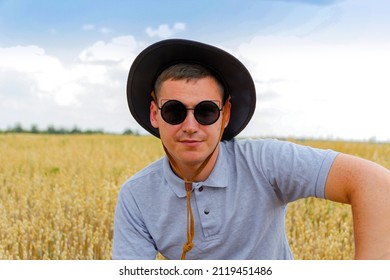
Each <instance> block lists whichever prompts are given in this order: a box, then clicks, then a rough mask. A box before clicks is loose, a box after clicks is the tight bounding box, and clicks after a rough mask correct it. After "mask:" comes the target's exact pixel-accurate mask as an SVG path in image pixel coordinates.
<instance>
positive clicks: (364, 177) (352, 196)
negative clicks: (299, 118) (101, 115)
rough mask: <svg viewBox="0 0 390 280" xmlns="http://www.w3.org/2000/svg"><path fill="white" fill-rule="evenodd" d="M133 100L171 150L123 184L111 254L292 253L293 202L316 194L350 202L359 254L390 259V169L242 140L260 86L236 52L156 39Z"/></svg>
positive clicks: (134, 71)
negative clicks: (289, 221) (289, 219)
mask: <svg viewBox="0 0 390 280" xmlns="http://www.w3.org/2000/svg"><path fill="white" fill-rule="evenodd" d="M127 98H128V104H129V108H130V111H131V113H132V115H133V116H134V118H135V119H136V120H137V121H138V122H139V123H140V125H141V126H143V127H144V128H145V129H146V130H147V131H149V132H150V133H151V134H153V135H155V136H156V137H159V138H161V142H162V144H163V147H164V149H165V152H166V157H164V158H162V159H160V160H158V161H156V162H154V163H152V164H151V165H149V166H148V167H146V168H144V169H143V170H141V171H140V172H139V173H137V174H136V175H134V176H133V177H132V178H130V179H129V180H128V181H127V182H125V184H124V185H123V187H122V189H121V191H120V193H119V196H118V202H117V208H116V212H115V229H114V241H113V258H114V259H154V258H155V257H156V253H157V252H160V253H161V254H162V255H164V256H165V257H166V258H168V259H179V258H181V259H185V258H187V259H292V258H293V256H292V254H291V251H290V248H289V245H288V241H287V238H286V234H285V228H284V223H285V222H284V218H285V213H286V206H287V204H288V203H289V202H292V201H294V200H297V199H299V198H304V197H310V196H314V197H319V198H326V199H329V200H332V201H337V202H341V203H350V204H351V205H352V211H353V220H354V236H355V244H356V250H355V252H356V253H355V257H356V258H357V259H386V258H390V234H389V232H390V220H389V219H387V218H384V217H388V216H389V215H390V203H389V201H390V172H389V171H388V170H387V169H385V168H383V167H381V166H379V165H377V164H374V163H372V162H369V161H366V160H363V159H360V158H356V157H353V156H349V155H345V154H340V153H337V152H334V151H331V150H320V149H313V148H310V147H305V146H300V145H296V144H292V143H289V142H284V141H277V140H249V139H245V140H236V139H235V138H234V137H235V136H236V135H237V134H238V133H239V132H240V131H242V129H244V128H245V126H246V125H247V123H248V122H249V120H250V119H251V117H252V115H253V112H254V109H255V104H256V93H255V87H254V83H253V80H252V78H251V76H250V74H249V72H248V71H247V69H246V68H245V67H244V66H243V64H242V63H241V62H240V61H238V60H237V59H236V58H235V57H233V56H232V55H230V54H229V53H226V52H225V51H223V50H221V49H218V48H215V47H213V46H210V45H206V44H202V43H199V42H194V41H188V40H176V39H174V40H165V41H161V42H158V43H156V44H154V45H152V46H150V47H148V48H146V49H145V50H144V51H143V52H141V54H139V56H138V57H137V58H136V59H135V61H134V63H133V65H132V67H131V69H130V73H129V78H128V85H127Z"/></svg>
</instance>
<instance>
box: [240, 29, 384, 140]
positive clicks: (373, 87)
mask: <svg viewBox="0 0 390 280" xmlns="http://www.w3.org/2000/svg"><path fill="white" fill-rule="evenodd" d="M237 55H238V56H239V58H240V59H241V60H242V61H244V62H245V64H246V65H247V66H248V68H249V69H250V72H251V73H252V75H253V78H254V80H255V83H256V87H257V92H258V107H257V111H256V113H255V116H254V119H253V121H252V124H251V125H250V126H249V127H248V129H247V130H246V131H245V133H247V134H252V135H283V136H286V135H291V136H298V137H301V136H306V137H327V136H329V135H344V137H347V138H348V137H349V138H355V139H356V138H360V139H362V138H365V139H369V138H370V137H372V136H376V137H377V139H390V135H389V133H388V132H387V131H385V130H383V125H384V122H385V120H386V119H390V113H389V110H388V109H387V108H386V107H388V106H387V105H386V104H387V102H388V101H387V97H386V95H387V94H388V93H389V92H390V84H389V83H388V81H387V77H386V75H387V74H386V73H389V70H390V69H389V66H388V65H390V51H389V48H387V47H384V46H373V45H371V46H368V45H365V46H363V45H352V44H350V45H319V44H314V43H312V42H310V41H309V40H306V39H297V38H294V37H291V38H287V37H276V36H266V37H256V38H254V39H253V40H252V41H251V42H249V43H246V44H242V45H241V46H240V48H239V49H238V51H237ZM270 93H274V94H273V96H274V98H263V94H264V95H265V94H268V96H269V94H270ZM271 112H272V114H270V113H271ZM258 127H261V131H259V129H258Z"/></svg>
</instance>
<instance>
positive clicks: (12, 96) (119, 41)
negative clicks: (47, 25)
mask: <svg viewBox="0 0 390 280" xmlns="http://www.w3.org/2000/svg"><path fill="white" fill-rule="evenodd" d="M142 46H143V44H142V43H139V42H137V41H136V40H135V39H134V38H133V37H131V36H122V37H116V38H113V39H112V40H111V41H109V42H103V41H99V42H96V43H95V44H93V45H91V46H90V47H88V48H86V49H84V50H83V51H81V52H80V55H79V59H78V60H74V61H75V62H72V63H64V62H63V61H61V60H60V59H59V58H57V57H55V56H52V55H49V54H47V53H46V52H45V50H44V49H43V48H41V47H39V46H33V45H32V46H15V47H10V48H0V75H1V78H0V95H1V100H3V101H4V102H3V101H2V102H1V104H0V128H6V127H7V126H9V125H12V124H13V123H16V122H21V123H22V124H24V125H25V126H26V127H28V125H31V124H32V123H38V124H40V125H42V126H41V127H42V128H45V125H46V126H47V125H49V124H54V125H63V126H67V127H73V126H74V125H78V126H79V127H84V128H104V129H105V130H106V131H114V132H122V131H123V130H124V128H126V127H130V124H131V123H132V126H131V127H132V128H134V127H138V126H137V125H136V124H135V121H134V120H131V117H130V114H129V111H128V109H127V103H126V95H125V92H126V90H125V88H126V81H127V74H128V70H129V67H130V64H131V62H132V60H133V59H134V57H135V56H136V54H137V53H138V52H139V51H140V47H142ZM11 78H12V79H11ZM107 116H110V117H107ZM111 116H112V117H111Z"/></svg>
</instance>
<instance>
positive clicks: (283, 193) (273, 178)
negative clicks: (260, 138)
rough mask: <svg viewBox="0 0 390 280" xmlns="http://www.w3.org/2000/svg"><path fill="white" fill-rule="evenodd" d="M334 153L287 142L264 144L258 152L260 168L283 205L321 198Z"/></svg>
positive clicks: (273, 141)
mask: <svg viewBox="0 0 390 280" xmlns="http://www.w3.org/2000/svg"><path fill="white" fill-rule="evenodd" d="M337 154H338V153H337V152H335V151H333V150H323V149H317V148H312V147H309V146H304V145H298V144H295V143H291V142H287V141H278V140H271V141H267V142H266V143H265V144H264V145H263V146H262V148H261V151H260V166H261V169H262V170H263V172H264V174H265V176H266V177H267V178H268V181H269V183H270V184H271V186H272V187H273V188H274V190H275V192H276V194H277V195H278V197H279V199H280V200H281V201H283V202H284V203H287V202H291V201H295V200H297V199H299V198H305V197H311V196H314V197H319V198H324V197H325V185H326V180H327V177H328V173H329V170H330V168H331V166H332V164H333V161H334V159H335V157H336V156H337Z"/></svg>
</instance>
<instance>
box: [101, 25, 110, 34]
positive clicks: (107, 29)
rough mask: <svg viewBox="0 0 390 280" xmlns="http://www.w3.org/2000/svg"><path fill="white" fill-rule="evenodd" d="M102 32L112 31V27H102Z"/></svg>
mask: <svg viewBox="0 0 390 280" xmlns="http://www.w3.org/2000/svg"><path fill="white" fill-rule="evenodd" d="M100 32H101V33H103V34H107V33H110V32H111V29H110V28H108V27H102V28H100Z"/></svg>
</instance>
